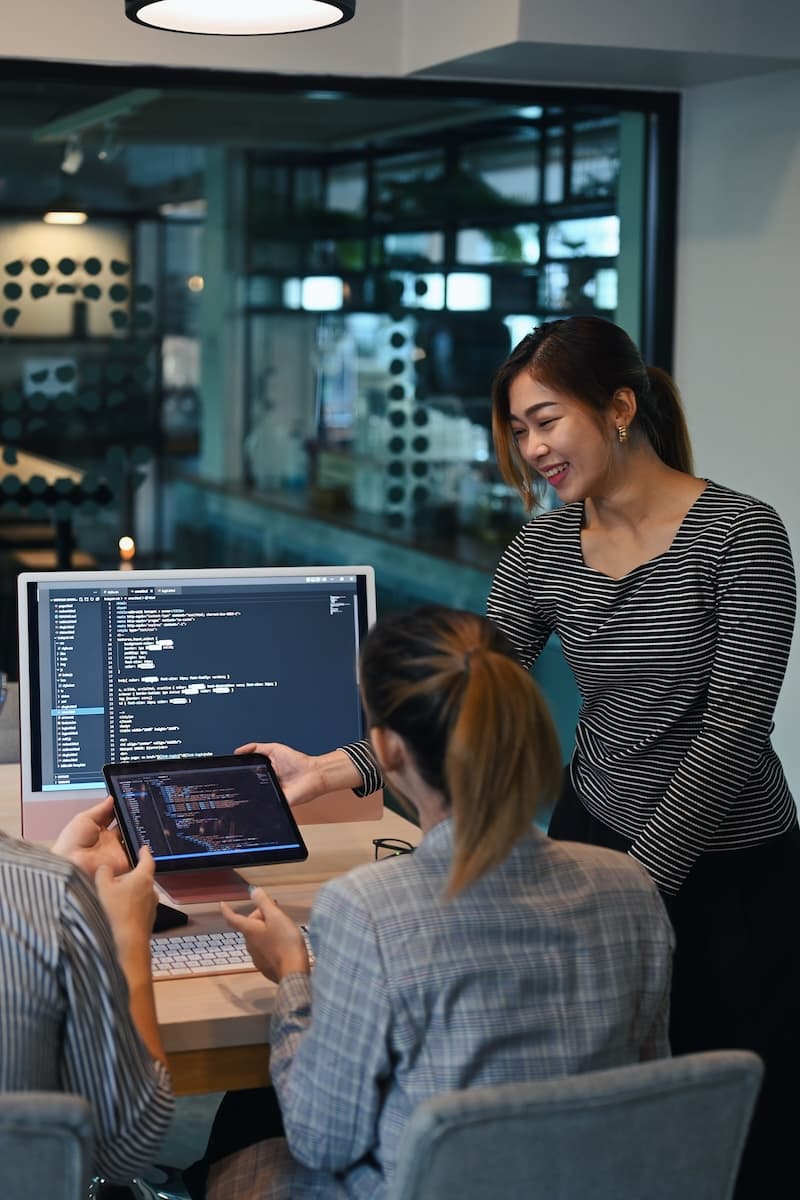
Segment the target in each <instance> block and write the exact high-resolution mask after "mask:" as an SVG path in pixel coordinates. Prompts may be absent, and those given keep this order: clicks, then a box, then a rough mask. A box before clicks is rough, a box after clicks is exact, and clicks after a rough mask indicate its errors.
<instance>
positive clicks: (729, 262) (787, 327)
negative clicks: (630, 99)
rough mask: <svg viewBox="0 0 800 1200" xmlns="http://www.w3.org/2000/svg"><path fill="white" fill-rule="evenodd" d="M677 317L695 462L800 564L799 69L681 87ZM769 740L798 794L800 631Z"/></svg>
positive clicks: (679, 364) (680, 375)
mask: <svg viewBox="0 0 800 1200" xmlns="http://www.w3.org/2000/svg"><path fill="white" fill-rule="evenodd" d="M676 315H677V336H676V359H675V374H676V376H677V379H678V382H679V383H680V385H681V387H682V390H683V393H684V398H685V400H686V407H687V411H688V416H689V422H690V428H691V432H692V435H693V439H694V445H695V450H696V456H697V467H698V470H699V472H700V473H701V474H704V475H708V476H710V477H711V478H713V479H716V480H717V481H719V482H720V483H726V484H728V485H730V486H732V487H735V488H738V489H740V490H742V491H745V492H749V493H751V494H754V495H756V496H759V497H761V498H762V499H764V500H767V501H769V503H770V504H773V505H774V506H775V507H776V508H777V510H778V511H779V513H780V514H781V516H782V517H783V519H784V521H785V523H786V526H787V528H788V530H789V536H790V538H791V541H792V547H793V552H794V556H795V562H796V563H797V565H798V567H800V454H799V453H798V451H800V437H799V436H798V432H797V431H798V428H799V427H800V396H799V395H798V392H799V391H800V387H799V386H798V384H799V383H800V380H799V379H798V363H799V362H800V359H799V358H798V349H799V348H800V70H794V71H789V72H783V73H781V74H777V75H769V76H760V77H758V78H754V79H746V80H740V81H737V82H733V83H725V84H717V85H714V86H708V87H702V88H696V89H693V90H691V91H689V92H687V93H686V95H685V97H684V115H683V136H682V160H681V185H680V209H679V236H678V291H677V299H676ZM774 741H775V746H776V748H777V750H778V753H779V754H780V755H781V757H782V759H783V762H784V766H785V768H786V770H787V773H788V776H789V781H790V783H791V784H792V785H793V788H794V792H795V798H797V799H800V635H797V636H796V637H795V649H794V653H793V657H792V660H791V663H790V667H789V674H788V677H787V680H786V683H785V685H784V691H783V695H782V698H781V702H780V705H779V708H778V713H777V717H776V730H775V735H774Z"/></svg>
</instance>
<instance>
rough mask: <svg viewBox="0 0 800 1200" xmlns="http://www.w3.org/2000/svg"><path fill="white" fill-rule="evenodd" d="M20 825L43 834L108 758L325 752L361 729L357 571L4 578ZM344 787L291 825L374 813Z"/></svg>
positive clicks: (364, 574) (94, 796)
mask: <svg viewBox="0 0 800 1200" xmlns="http://www.w3.org/2000/svg"><path fill="white" fill-rule="evenodd" d="M18 589H19V643H20V765H21V784H22V830H23V834H24V836H25V837H27V838H32V839H35V840H42V841H48V840H51V839H53V838H54V837H55V836H56V835H57V834H58V832H59V830H60V829H61V828H62V826H63V825H64V824H65V822H66V821H67V820H68V819H69V818H70V817H71V816H72V815H73V814H74V813H75V812H77V811H79V810H80V809H82V808H86V807H87V806H88V805H90V804H92V803H95V802H96V801H97V800H98V799H101V798H102V797H103V796H104V795H105V794H106V789H105V784H104V782H103V772H102V767H103V764H104V763H107V762H128V761H134V760H139V759H159V758H178V757H184V756H192V757H194V756H201V755H208V754H230V753H231V752H232V751H233V750H234V749H235V747H236V746H238V745H242V744H243V743H246V742H251V741H253V742H255V741H260V742H273V741H274V742H285V743H287V744H288V745H290V746H295V747H296V748H297V749H299V750H303V751H305V752H306V753H308V754H319V753H324V752H325V751H327V750H331V749H333V748H335V747H336V746H341V745H343V744H346V743H348V742H351V741H354V740H356V739H358V738H360V737H363V736H365V732H366V730H365V721H364V714H363V711H362V708H361V699H360V694H359V688H358V677H357V660H358V652H359V648H360V644H361V641H362V639H363V637H364V635H365V633H366V631H367V629H368V627H369V625H370V624H371V623H372V622H373V621H374V619H375V578H374V572H373V570H372V568H371V567H365V566H333V567H331V566H328V567H266V568H253V569H236V570H229V569H228V570H223V569H221V570H175V571H139V570H132V571H125V570H120V571H93V572H77V571H71V572H64V573H57V572H41V573H36V574H23V575H20V577H19V583H18ZM381 812H382V797H381V795H380V794H379V793H378V794H376V795H375V796H373V797H365V798H360V797H356V796H355V793H353V792H352V791H346V792H343V793H336V794H331V795H330V796H326V797H321V798H320V799H319V800H316V801H313V802H312V803H311V804H308V805H302V806H300V807H299V808H298V809H297V810H296V816H297V818H298V820H300V821H301V822H304V823H307V822H309V821H320V820H357V819H373V818H376V817H380V815H381Z"/></svg>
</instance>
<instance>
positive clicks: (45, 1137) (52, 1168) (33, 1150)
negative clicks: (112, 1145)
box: [0, 1092, 94, 1200]
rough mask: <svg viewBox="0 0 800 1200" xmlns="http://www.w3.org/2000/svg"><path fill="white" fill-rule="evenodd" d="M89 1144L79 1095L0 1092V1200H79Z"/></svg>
mask: <svg viewBox="0 0 800 1200" xmlns="http://www.w3.org/2000/svg"><path fill="white" fill-rule="evenodd" d="M93 1145H94V1132H93V1127H92V1113H91V1109H90V1108H89V1105H88V1104H87V1103H86V1101H85V1100H83V1099H82V1098H81V1097H80V1096H67V1095H64V1094H62V1093H59V1092H5V1093H0V1196H2V1200H83V1197H85V1196H86V1195H87V1193H88V1189H89V1180H90V1178H91V1173H92V1149H93Z"/></svg>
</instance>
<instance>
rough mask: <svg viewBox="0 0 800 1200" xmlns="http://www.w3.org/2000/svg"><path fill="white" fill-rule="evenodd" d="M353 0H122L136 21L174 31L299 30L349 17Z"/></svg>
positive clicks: (233, 32)
mask: <svg viewBox="0 0 800 1200" xmlns="http://www.w3.org/2000/svg"><path fill="white" fill-rule="evenodd" d="M355 10H356V0H125V13H126V15H127V16H128V17H129V18H130V19H131V21H136V22H137V23H138V24H139V25H150V26H153V27H155V28H156V29H169V30H172V31H174V32H175V33H218V34H238V35H248V34H249V35H251V36H252V35H253V34H263V33H301V32H302V31H304V30H308V29H324V28H325V27H326V26H330V25H342V24H343V23H344V22H345V21H349V20H350V18H351V17H352V16H353V14H354V12H355Z"/></svg>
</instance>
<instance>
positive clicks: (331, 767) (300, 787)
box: [234, 742, 361, 808]
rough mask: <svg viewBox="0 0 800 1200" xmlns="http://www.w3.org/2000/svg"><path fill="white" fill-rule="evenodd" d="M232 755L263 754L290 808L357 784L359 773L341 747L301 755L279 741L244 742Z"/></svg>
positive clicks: (359, 784) (359, 778)
mask: <svg viewBox="0 0 800 1200" xmlns="http://www.w3.org/2000/svg"><path fill="white" fill-rule="evenodd" d="M234 753H236V754H263V755H265V756H266V757H267V758H268V759H269V760H270V762H271V763H272V766H273V768H274V770H275V774H276V775H277V776H278V779H279V780H280V784H281V787H282V788H283V790H284V793H285V795H286V799H287V800H288V801H289V804H290V805H291V806H292V808H296V807H297V805H298V804H307V803H308V801H309V800H316V798H317V796H324V795H325V793H326V792H334V791H337V790H338V789H339V788H357V787H360V786H361V776H360V775H359V773H358V771H357V769H356V768H355V767H354V766H353V763H352V761H351V759H350V757H349V756H348V755H347V754H345V752H344V750H331V752H330V753H329V754H317V755H311V754H303V753H302V752H301V751H300V750H293V749H292V747H291V746H284V745H283V744H282V743H281V742H248V743H247V745H245V746H238V747H237V748H236V750H235V752H234Z"/></svg>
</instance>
